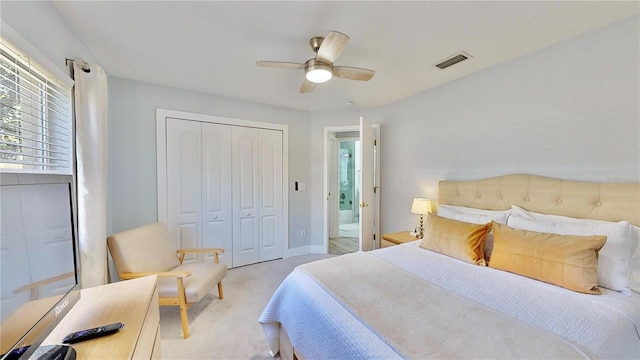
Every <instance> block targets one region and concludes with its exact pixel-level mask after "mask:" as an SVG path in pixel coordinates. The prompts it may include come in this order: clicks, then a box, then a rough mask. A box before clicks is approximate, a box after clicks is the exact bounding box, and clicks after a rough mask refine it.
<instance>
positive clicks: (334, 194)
mask: <svg viewBox="0 0 640 360" xmlns="http://www.w3.org/2000/svg"><path fill="white" fill-rule="evenodd" d="M328 141H329V161H328V164H327V167H328V171H327V176H328V182H329V184H328V190H329V191H328V194H327V201H328V202H329V207H328V211H329V239H335V238H337V237H338V236H339V235H340V231H339V229H340V228H339V226H340V221H339V220H340V218H339V215H340V211H339V209H340V202H339V198H340V192H339V191H338V163H339V161H340V160H339V151H338V147H339V146H340V143H339V142H338V140H337V139H336V135H335V134H334V133H329V134H328Z"/></svg>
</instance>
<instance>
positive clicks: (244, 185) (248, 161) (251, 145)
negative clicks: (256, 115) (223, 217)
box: [231, 127, 260, 266]
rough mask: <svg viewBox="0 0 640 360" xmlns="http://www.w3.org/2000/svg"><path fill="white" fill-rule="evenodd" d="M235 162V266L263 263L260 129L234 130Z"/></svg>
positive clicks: (233, 156) (244, 128) (240, 128)
mask: <svg viewBox="0 0 640 360" xmlns="http://www.w3.org/2000/svg"><path fill="white" fill-rule="evenodd" d="M232 147H233V149H232V151H231V159H232V162H233V170H232V171H233V179H234V181H233V266H242V265H247V264H253V263H257V262H258V261H260V246H259V238H258V234H259V222H258V215H259V214H258V212H259V209H260V205H259V201H260V197H259V193H260V179H259V175H260V167H259V165H260V163H259V160H260V158H259V154H260V133H259V131H258V129H254V128H246V127H234V128H233V129H232Z"/></svg>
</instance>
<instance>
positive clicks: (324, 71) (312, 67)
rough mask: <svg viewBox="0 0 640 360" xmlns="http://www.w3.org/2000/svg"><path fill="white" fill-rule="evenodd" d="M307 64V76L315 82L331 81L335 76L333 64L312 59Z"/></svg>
mask: <svg viewBox="0 0 640 360" xmlns="http://www.w3.org/2000/svg"><path fill="white" fill-rule="evenodd" d="M306 65H307V66H306V67H305V77H306V78H307V80H309V81H311V82H313V83H316V84H321V83H323V82H327V81H329V80H330V79H331V78H332V77H333V73H332V70H333V69H332V66H331V64H327V63H324V62H322V61H318V60H315V59H311V60H309V61H307V64H306Z"/></svg>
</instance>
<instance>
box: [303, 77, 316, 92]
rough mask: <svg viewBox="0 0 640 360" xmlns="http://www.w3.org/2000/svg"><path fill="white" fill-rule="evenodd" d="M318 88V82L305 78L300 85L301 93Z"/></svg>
mask: <svg viewBox="0 0 640 360" xmlns="http://www.w3.org/2000/svg"><path fill="white" fill-rule="evenodd" d="M315 88H316V83H314V82H311V81H309V80H307V79H304V82H303V83H302V86H301V87H300V94H306V93H310V92H312V91H313V90H315Z"/></svg>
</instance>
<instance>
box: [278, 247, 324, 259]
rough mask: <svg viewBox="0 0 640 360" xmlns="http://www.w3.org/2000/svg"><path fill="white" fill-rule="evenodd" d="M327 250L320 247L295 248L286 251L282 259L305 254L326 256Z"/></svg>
mask: <svg viewBox="0 0 640 360" xmlns="http://www.w3.org/2000/svg"><path fill="white" fill-rule="evenodd" d="M326 253H327V250H326V249H325V248H324V246H322V245H306V246H300V247H297V248H292V249H288V250H287V252H286V253H285V255H284V257H285V259H286V258H290V257H292V256H300V255H307V254H326Z"/></svg>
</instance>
